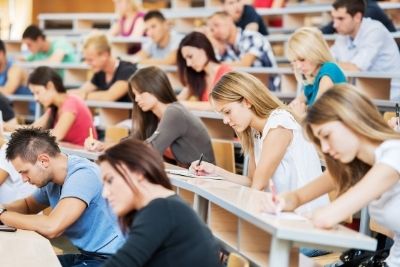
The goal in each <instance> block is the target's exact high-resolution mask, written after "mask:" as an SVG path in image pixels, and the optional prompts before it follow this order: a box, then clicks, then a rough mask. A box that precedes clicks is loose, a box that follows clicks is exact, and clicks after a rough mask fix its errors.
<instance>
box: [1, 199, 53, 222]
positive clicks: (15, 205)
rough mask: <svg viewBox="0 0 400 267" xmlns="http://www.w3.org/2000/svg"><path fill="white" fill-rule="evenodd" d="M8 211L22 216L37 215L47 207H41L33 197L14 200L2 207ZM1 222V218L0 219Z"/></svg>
mask: <svg viewBox="0 0 400 267" xmlns="http://www.w3.org/2000/svg"><path fill="white" fill-rule="evenodd" d="M4 207H5V208H6V209H7V210H8V211H13V212H17V213H22V214H37V213H39V212H41V211H42V210H44V209H45V208H47V207H48V206H47V205H43V204H41V203H39V202H37V201H36V200H35V198H34V197H32V196H29V197H27V198H24V199H19V200H16V201H14V202H12V203H9V204H6V205H4ZM0 220H2V216H1V217H0Z"/></svg>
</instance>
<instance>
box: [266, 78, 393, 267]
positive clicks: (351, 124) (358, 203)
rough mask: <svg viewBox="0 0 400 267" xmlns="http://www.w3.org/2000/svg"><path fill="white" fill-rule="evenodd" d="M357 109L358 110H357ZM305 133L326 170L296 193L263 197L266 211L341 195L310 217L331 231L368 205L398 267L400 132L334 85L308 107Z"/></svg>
mask: <svg viewBox="0 0 400 267" xmlns="http://www.w3.org/2000/svg"><path fill="white" fill-rule="evenodd" d="M355 107H356V108H355ZM305 127H306V130H307V134H308V136H309V137H310V139H312V140H313V141H314V143H315V144H316V145H317V146H318V147H319V148H320V149H321V151H322V152H323V153H324V156H325V159H326V163H327V167H328V169H327V171H326V172H324V173H323V174H322V175H321V176H320V177H319V178H317V179H316V180H314V181H313V182H311V183H310V184H308V185H306V186H304V187H303V188H300V189H298V190H296V191H294V192H289V193H285V194H282V195H279V196H278V197H277V200H276V201H272V197H271V195H268V198H267V202H266V203H267V206H266V209H267V211H270V212H274V211H275V210H276V209H277V208H278V209H283V210H294V209H296V208H297V207H298V206H300V205H302V204H304V203H307V202H308V201H310V200H312V199H314V198H316V197H318V196H320V195H322V194H325V193H327V192H330V191H332V190H337V192H338V194H339V197H338V198H337V199H336V200H335V201H333V202H332V203H331V204H330V205H328V206H326V207H324V208H321V209H318V210H317V211H316V212H315V213H314V214H313V215H312V221H313V223H314V224H315V225H316V226H317V227H321V228H330V227H333V226H334V225H335V224H337V223H339V222H341V221H343V220H345V219H346V218H348V217H349V216H351V215H352V214H354V213H355V212H357V211H358V210H360V209H361V208H363V207H364V206H366V205H367V204H369V212H370V215H371V218H372V219H374V220H375V221H376V222H378V223H379V224H380V225H382V226H383V227H386V228H387V229H388V230H391V231H393V232H394V245H393V247H392V248H391V251H390V255H389V257H388V258H387V259H386V262H387V264H388V266H400V219H399V216H398V214H399V212H398V207H399V206H400V134H399V133H396V132H395V131H394V130H393V129H392V128H390V127H389V126H388V125H387V124H386V122H385V121H384V120H383V117H382V116H381V114H380V113H379V112H378V110H377V108H376V107H375V106H374V105H373V103H372V102H371V100H370V99H369V98H368V97H366V96H365V95H363V94H362V93H360V92H358V91H357V90H356V89H355V88H353V87H352V86H351V85H335V86H334V87H333V88H332V89H330V90H328V91H327V92H325V93H324V94H323V95H322V96H321V97H320V98H319V99H318V100H317V101H316V102H315V104H314V105H313V106H312V107H310V108H309V110H308V113H307V116H306V118H305Z"/></svg>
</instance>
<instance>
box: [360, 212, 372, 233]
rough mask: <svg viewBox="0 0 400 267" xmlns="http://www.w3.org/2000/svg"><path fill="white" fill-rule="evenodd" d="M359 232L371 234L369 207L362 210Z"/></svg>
mask: <svg viewBox="0 0 400 267" xmlns="http://www.w3.org/2000/svg"><path fill="white" fill-rule="evenodd" d="M359 232H360V233H363V234H364V235H368V236H371V230H370V229H369V213H368V208H367V207H365V208H363V209H362V210H361V215H360V231H359Z"/></svg>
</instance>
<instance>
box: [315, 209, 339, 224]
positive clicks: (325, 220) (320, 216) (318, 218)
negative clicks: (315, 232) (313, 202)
mask: <svg viewBox="0 0 400 267" xmlns="http://www.w3.org/2000/svg"><path fill="white" fill-rule="evenodd" d="M311 221H312V223H313V224H314V226H315V227H318V228H323V229H331V228H333V227H334V226H335V223H334V222H333V221H334V220H333V218H332V212H330V211H329V209H328V207H323V208H319V209H315V211H314V212H313V214H312V216H311Z"/></svg>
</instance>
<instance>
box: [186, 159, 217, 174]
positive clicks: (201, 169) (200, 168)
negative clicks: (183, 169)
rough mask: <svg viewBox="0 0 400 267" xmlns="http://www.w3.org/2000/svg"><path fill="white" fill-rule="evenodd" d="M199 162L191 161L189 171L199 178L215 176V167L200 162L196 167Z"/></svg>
mask: <svg viewBox="0 0 400 267" xmlns="http://www.w3.org/2000/svg"><path fill="white" fill-rule="evenodd" d="M198 163H199V161H198V160H196V161H193V162H192V164H191V165H190V167H189V171H190V172H192V173H194V174H196V175H200V176H207V175H216V173H215V171H216V167H215V165H214V164H211V163H208V162H205V161H202V162H201V164H200V165H198Z"/></svg>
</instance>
